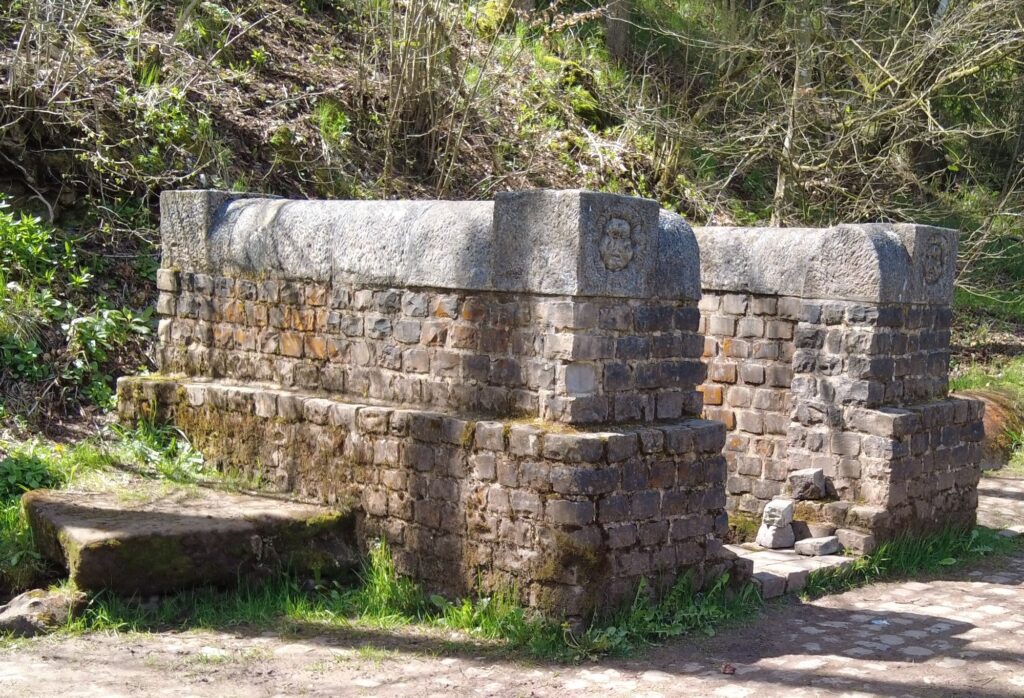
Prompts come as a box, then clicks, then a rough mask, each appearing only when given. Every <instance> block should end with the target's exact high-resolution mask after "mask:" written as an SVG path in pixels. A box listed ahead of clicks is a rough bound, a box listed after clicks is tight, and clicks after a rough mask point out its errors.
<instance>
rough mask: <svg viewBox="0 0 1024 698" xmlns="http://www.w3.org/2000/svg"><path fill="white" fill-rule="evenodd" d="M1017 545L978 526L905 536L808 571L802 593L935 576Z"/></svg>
mask: <svg viewBox="0 0 1024 698" xmlns="http://www.w3.org/2000/svg"><path fill="white" fill-rule="evenodd" d="M1020 546H1021V544H1020V543H1019V542H1018V541H1016V540H1013V539H1010V538H1004V537H1003V536H1000V535H999V534H998V532H996V531H994V530H992V529H989V528H984V527H980V526H979V527H976V528H972V529H963V528H947V529H945V530H943V531H940V532H938V533H935V534H931V535H926V536H914V535H910V534H905V535H901V536H898V537H896V538H894V539H892V540H890V541H886V542H885V543H882V544H881V545H880V546H878V549H877V550H875V551H874V552H873V553H871V554H870V555H864V556H863V557H860V558H858V559H856V560H854V561H853V563H852V564H851V565H850V566H849V567H846V568H843V569H827V570H816V571H814V572H811V574H810V576H809V577H808V580H807V586H806V587H805V589H804V594H805V595H806V596H807V597H810V598H815V597H818V596H822V595H825V594H833V593H837V592H842V591H846V590H848V589H853V588H855V587H859V586H864V585H865V584H870V583H872V582H878V581H883V580H887V579H899V578H903V577H909V576H911V575H917V574H928V573H935V572H939V571H941V570H943V569H946V568H949V567H954V566H958V565H962V564H964V563H966V562H970V561H972V560H977V559H979V558H982V557H987V556H991V555H1003V554H1006V553H1009V552H1012V551H1014V550H1018V549H1019V548H1020Z"/></svg>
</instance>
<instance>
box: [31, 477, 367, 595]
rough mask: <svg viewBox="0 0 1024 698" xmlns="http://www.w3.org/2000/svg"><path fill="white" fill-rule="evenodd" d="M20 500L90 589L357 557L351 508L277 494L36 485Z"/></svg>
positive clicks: (140, 590)
mask: <svg viewBox="0 0 1024 698" xmlns="http://www.w3.org/2000/svg"><path fill="white" fill-rule="evenodd" d="M22 503H23V505H24V508H25V513H26V516H27V518H28V521H29V524H30V526H31V527H32V531H33V533H34V535H35V541H36V546H37V547H38V548H39V549H40V551H41V552H42V553H43V554H44V555H45V556H46V557H48V558H50V559H51V560H53V561H54V562H56V563H57V564H60V565H63V566H64V567H65V569H67V570H68V572H69V575H70V578H71V581H72V582H74V584H75V585H76V586H77V587H78V588H79V589H81V590H83V591H99V590H103V589H107V590H111V591H114V592H116V593H118V594H124V595H132V594H140V595H143V594H152V593H163V592H171V591H176V590H179V589H184V588H188V587H194V586H201V585H215V586H231V585H234V584H237V583H238V582H239V581H240V580H244V579H253V578H257V579H258V578H259V577H260V576H261V575H264V576H265V575H269V574H271V573H274V572H277V571H280V570H289V571H292V572H294V573H296V574H304V573H311V572H314V571H316V572H319V573H322V574H324V575H327V576H330V575H332V574H337V573H340V572H343V571H345V570H347V569H350V568H352V567H353V566H354V565H355V563H356V561H357V548H356V545H355V517H354V514H353V513H351V512H347V511H340V510H338V509H333V508H329V507H324V506H319V505H314V504H304V503H301V502H295V501H291V500H287V499H283V498H279V497H276V496H274V495H270V494H240V493H235V492H226V491H222V490H217V489H212V488H206V487H175V488H172V489H168V488H166V487H161V486H155V485H154V486H148V487H147V486H144V485H143V486H139V487H137V488H135V489H132V490H131V491H114V492H62V491H53V490H36V491H33V492H28V493H26V494H25V495H24V496H23V497H22Z"/></svg>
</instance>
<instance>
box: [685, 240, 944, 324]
mask: <svg viewBox="0 0 1024 698" xmlns="http://www.w3.org/2000/svg"><path fill="white" fill-rule="evenodd" d="M694 233H695V235H696V238H697V243H698V245H699V248H700V260H701V286H702V288H703V289H705V290H714V291H737V292H747V293H757V294H765V295H774V296H794V297H798V298H810V299H824V300H850V301H865V302H872V303H934V304H940V305H948V304H949V303H950V302H951V301H952V298H953V277H954V272H955V267H956V254H957V242H958V234H957V232H956V231H955V230H950V229H948V228H935V227H931V226H926V225H915V224H904V223H893V224H890V223H870V224H862V225H837V226H834V227H832V228H731V227H705V228H695V229H694Z"/></svg>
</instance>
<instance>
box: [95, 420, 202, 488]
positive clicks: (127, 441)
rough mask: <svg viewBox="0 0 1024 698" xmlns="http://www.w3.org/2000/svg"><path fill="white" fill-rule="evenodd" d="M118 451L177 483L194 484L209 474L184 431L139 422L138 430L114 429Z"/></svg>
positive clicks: (128, 459) (129, 459) (121, 454)
mask: <svg viewBox="0 0 1024 698" xmlns="http://www.w3.org/2000/svg"><path fill="white" fill-rule="evenodd" d="M112 430H113V432H114V434H115V435H116V436H117V452H118V455H120V456H121V457H122V458H123V459H124V460H126V461H128V462H129V463H134V464H136V465H138V466H140V467H142V468H144V469H147V470H150V471H153V472H155V474H157V475H159V476H161V477H163V478H165V479H167V480H170V481H172V482H176V483H189V482H195V481H196V480H198V479H199V478H200V477H203V476H206V475H209V474H210V472H209V470H208V469H207V467H206V463H205V461H204V459H203V455H202V454H201V453H200V452H199V451H197V450H196V449H194V448H193V447H192V444H191V443H189V441H188V439H187V438H185V435H184V434H183V433H182V432H181V430H179V429H177V428H175V427H173V426H169V425H158V424H156V423H154V422H152V421H150V420H140V421H139V422H138V424H137V425H136V426H135V428H126V427H122V426H117V425H115V426H113V427H112Z"/></svg>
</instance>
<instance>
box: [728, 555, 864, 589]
mask: <svg viewBox="0 0 1024 698" xmlns="http://www.w3.org/2000/svg"><path fill="white" fill-rule="evenodd" d="M725 548H726V549H727V550H729V551H731V552H733V553H735V554H736V555H737V556H739V557H741V558H743V559H745V560H750V561H751V562H752V563H753V582H754V584H756V585H757V587H758V588H759V589H760V591H761V597H762V598H764V599H772V598H775V597H777V596H782V595H783V594H793V593H796V592H798V591H801V590H802V589H803V588H804V587H805V586H807V577H808V575H809V574H810V573H811V572H813V571H815V570H821V569H838V568H843V567H849V566H850V565H852V564H853V561H854V558H851V557H845V556H843V555H820V556H817V557H805V556H803V555H798V554H797V553H796V552H795V551H794V550H791V549H790V550H763V549H753V548H747V547H744V546H742V545H726V546H725Z"/></svg>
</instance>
